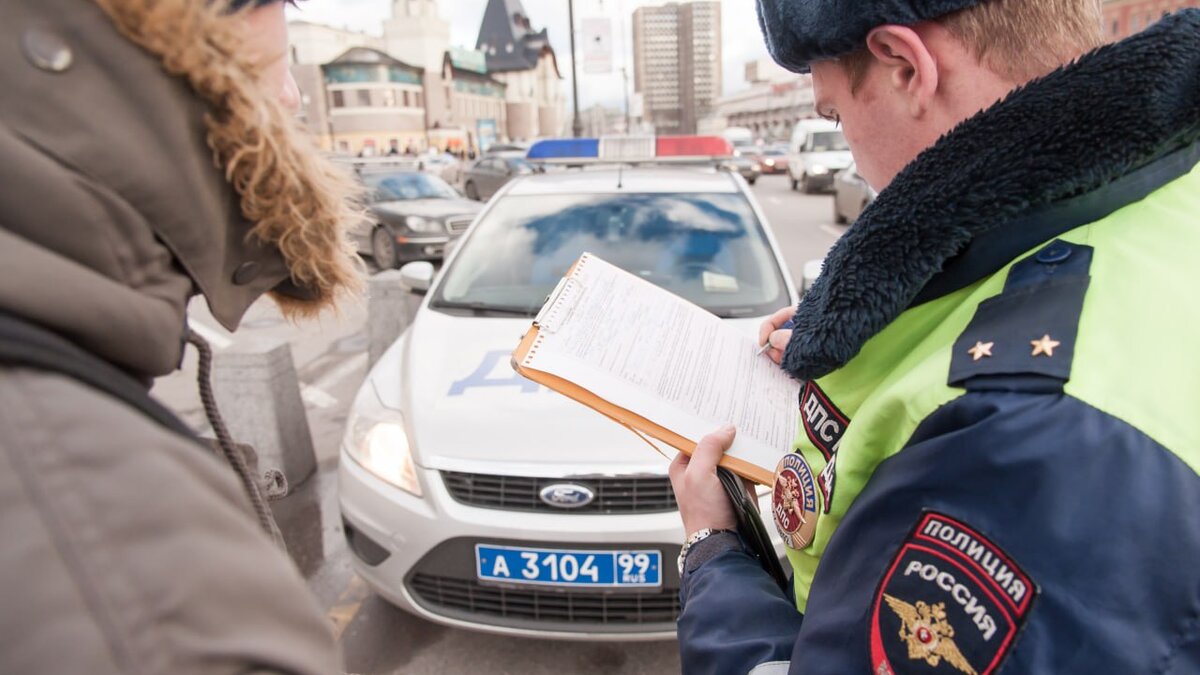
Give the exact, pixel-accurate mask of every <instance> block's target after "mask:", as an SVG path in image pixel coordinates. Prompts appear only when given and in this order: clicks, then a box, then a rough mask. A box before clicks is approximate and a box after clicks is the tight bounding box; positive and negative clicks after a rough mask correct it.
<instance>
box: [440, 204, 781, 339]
mask: <svg viewBox="0 0 1200 675" xmlns="http://www.w3.org/2000/svg"><path fill="white" fill-rule="evenodd" d="M585 251H588V252H591V253H593V254H595V255H597V256H599V257H601V258H603V259H604V260H607V261H608V262H610V263H612V264H614V265H617V266H619V267H621V268H623V269H625V270H627V271H629V272H632V273H633V274H636V275H638V276H640V277H642V278H643V279H646V280H648V281H651V282H653V283H655V284H658V285H659V286H662V287H663V288H666V289H667V290H669V291H671V292H673V293H675V294H677V295H680V296H682V297H683V298H685V299H687V300H689V301H691V302H693V303H695V304H697V305H700V306H701V307H704V308H705V309H707V310H709V311H711V312H713V313H714V314H717V315H718V316H722V317H735V316H760V315H763V314H768V313H770V312H772V311H774V310H776V309H778V308H779V307H782V306H784V305H786V304H788V297H787V291H786V286H785V284H784V281H783V274H782V271H781V270H780V268H779V265H778V264H777V262H776V259H775V257H774V256H773V255H772V253H771V249H770V247H769V245H768V244H767V241H766V238H765V236H764V233H763V229H762V226H761V225H760V223H759V222H758V219H757V218H756V217H755V215H754V211H753V209H752V208H751V206H750V203H749V202H748V201H747V200H746V197H745V196H744V195H741V194H620V195H537V196H522V197H508V198H507V199H503V200H501V201H500V202H498V203H497V204H496V205H495V206H494V207H493V208H492V209H491V210H490V211H489V212H488V213H487V215H486V216H485V217H484V219H483V220H482V221H481V222H480V223H479V224H478V225H477V226H476V229H475V231H474V233H473V234H472V235H471V237H470V239H469V240H467V241H466V242H464V243H463V244H462V250H461V251H460V252H459V254H458V257H457V258H455V260H454V262H453V264H451V265H450V267H449V268H447V270H446V272H445V277H444V279H443V282H442V283H441V284H440V286H439V289H438V292H437V296H436V297H435V298H434V299H433V301H432V303H431V306H433V307H435V308H436V307H439V306H440V307H443V308H459V309H472V310H477V311H480V310H486V309H489V308H490V309H496V310H500V311H506V312H508V313H512V314H525V315H529V316H532V315H533V314H535V313H536V312H537V310H538V309H540V308H541V306H542V303H543V302H544V301H545V299H546V296H547V295H549V294H550V292H551V291H553V290H554V286H555V284H557V283H558V280H559V279H560V278H562V277H563V276H564V275H565V274H566V273H567V270H569V269H570V267H571V265H572V264H573V263H574V262H575V260H576V259H577V258H579V256H580V255H581V254H582V253H583V252H585Z"/></svg>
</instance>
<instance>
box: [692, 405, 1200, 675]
mask: <svg viewBox="0 0 1200 675" xmlns="http://www.w3.org/2000/svg"><path fill="white" fill-rule="evenodd" d="M1197 561H1200V476H1198V475H1197V473H1196V471H1195V470H1193V469H1192V468H1191V467H1190V466H1188V465H1187V464H1186V463H1184V462H1183V461H1181V460H1180V459H1179V458H1178V457H1177V456H1176V455H1175V454H1173V453H1172V452H1170V451H1169V450H1168V449H1166V448H1164V447H1163V446H1162V445H1160V444H1159V443H1157V442H1156V441H1155V440H1154V439H1152V438H1150V437H1149V436H1147V435H1145V434H1144V433H1142V432H1141V431H1139V430H1137V429H1136V428H1134V427H1133V426H1131V425H1129V424H1127V423H1126V422H1124V421H1122V420H1120V419H1117V418H1115V417H1112V416H1110V415H1108V414H1106V413H1104V412H1102V411H1100V410H1097V409H1095V408H1093V407H1091V406H1089V405H1087V404H1085V403H1083V402H1081V401H1079V400H1078V399H1074V398H1072V397H1070V396H1066V395H1064V394H1062V393H1054V392H1045V393H1029V392H1028V391H1025V392H1020V391H1012V392H1010V391H984V392H970V393H968V394H966V395H964V396H962V397H960V398H959V399H957V400H955V401H953V402H951V403H949V404H947V405H946V406H944V407H943V408H942V409H940V410H938V411H937V412H935V413H934V414H933V415H931V416H930V417H929V418H927V419H926V420H925V421H924V422H923V424H922V425H921V426H920V428H918V430H917V431H916V433H915V434H914V436H913V438H912V439H910V440H909V443H908V444H907V446H906V447H905V448H904V449H903V450H902V451H901V452H899V453H898V454H897V455H895V456H893V457H892V458H890V459H888V460H887V461H885V462H883V463H882V464H880V465H879V466H878V467H877V469H876V471H875V472H874V474H873V476H872V478H871V479H870V481H869V482H868V483H867V485H866V487H865V488H864V490H863V491H862V492H861V493H860V494H859V495H858V497H857V498H856V499H855V501H854V503H853V505H852V506H851V508H850V509H849V510H848V512H847V513H846V515H845V517H844V518H843V520H842V522H841V524H840V526H839V528H838V530H837V532H836V533H835V534H834V536H833V538H832V539H831V541H830V543H829V546H828V548H827V549H826V551H825V553H824V555H823V556H822V560H821V565H820V567H819V568H818V570H817V574H816V578H815V579H814V583H813V587H812V590H811V593H810V596H809V602H808V605H807V611H806V614H805V615H804V617H803V623H801V620H800V616H799V614H798V613H796V612H795V610H794V609H791V608H790V607H788V606H785V599H784V598H783V596H782V594H781V593H779V591H777V590H775V589H774V587H773V586H772V585H771V583H770V580H769V579H768V578H767V577H766V575H765V574H764V573H761V572H760V571H759V570H758V569H757V567H756V566H755V564H754V562H753V561H752V560H751V559H750V558H749V557H748V556H746V555H744V554H741V553H737V552H728V553H726V554H723V555H722V556H720V557H717V558H714V559H712V560H710V561H709V562H708V563H706V564H705V565H703V566H701V567H700V568H699V569H698V570H696V571H695V572H694V573H692V574H691V578H689V579H686V580H685V584H684V592H685V600H686V603H687V604H686V605H685V607H684V611H683V615H682V616H681V619H680V633H679V637H680V644H681V652H682V655H683V667H684V671H685V672H687V673H691V672H713V673H716V672H720V673H746V672H749V671H751V670H752V669H753V668H754V667H755V666H757V665H758V664H760V663H763V662H764V661H768V660H777V659H782V660H790V662H791V663H790V671H789V672H791V673H795V674H807V673H854V672H859V673H866V672H873V671H878V672H892V673H897V674H900V673H938V672H940V673H947V674H953V673H959V672H976V673H980V674H986V673H995V672H1001V673H1077V672H1114V673H1115V672H1120V673H1181V672H1189V669H1191V668H1193V667H1194V666H1195V665H1196V664H1197V662H1200V656H1198V655H1197V653H1198V651H1200V573H1198V572H1197V571H1196V570H1197ZM789 609H791V613H790V614H789V613H788V611H787V610H789ZM788 633H790V634H791V643H792V646H791V650H790V654H785V655H784V656H782V657H781V656H780V645H781V644H782V643H783V642H785V641H786V640H787V639H788V637H787V634H788ZM881 660H883V661H886V662H887V663H886V669H884V668H881V667H880V663H881Z"/></svg>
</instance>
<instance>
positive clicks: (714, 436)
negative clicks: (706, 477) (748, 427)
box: [691, 424, 737, 471]
mask: <svg viewBox="0 0 1200 675" xmlns="http://www.w3.org/2000/svg"><path fill="white" fill-rule="evenodd" d="M736 435H737V429H735V428H734V426H733V425H732V424H730V425H728V426H725V427H722V428H721V429H718V430H717V431H714V432H713V433H711V434H709V435H707V436H705V437H704V438H702V439H700V442H699V443H698V444H697V445H696V450H695V452H693V453H692V461H691V464H693V465H695V466H696V467H697V468H698V469H702V470H704V471H709V470H715V469H716V466H717V463H718V462H720V461H721V456H722V455H724V454H725V451H726V450H728V449H729V448H730V446H732V445H733V438H734V436H736Z"/></svg>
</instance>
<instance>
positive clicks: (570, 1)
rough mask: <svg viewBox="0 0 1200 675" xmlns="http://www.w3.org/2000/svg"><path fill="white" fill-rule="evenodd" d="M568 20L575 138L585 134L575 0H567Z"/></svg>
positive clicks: (572, 127)
mask: <svg viewBox="0 0 1200 675" xmlns="http://www.w3.org/2000/svg"><path fill="white" fill-rule="evenodd" d="M567 20H568V21H569V22H570V23H571V27H570V33H571V95H572V96H573V97H574V106H575V109H574V111H573V112H574V118H575V119H574V121H573V122H572V123H571V131H572V132H574V134H575V138H579V137H580V136H582V135H583V122H582V121H581V120H580V119H579V77H578V75H577V73H578V69H577V68H576V65H575V0H567Z"/></svg>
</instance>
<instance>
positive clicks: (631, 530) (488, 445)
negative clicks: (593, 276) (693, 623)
mask: <svg viewBox="0 0 1200 675" xmlns="http://www.w3.org/2000/svg"><path fill="white" fill-rule="evenodd" d="M584 251H590V252H592V253H594V254H596V255H598V256H600V257H601V258H603V259H605V260H607V261H609V262H612V263H614V264H616V265H619V266H621V267H623V268H625V269H627V270H629V271H631V272H633V273H636V274H639V275H642V276H643V277H645V278H647V279H650V280H651V281H654V282H656V283H658V284H660V285H662V286H664V287H666V288H668V289H669V290H672V291H674V292H676V293H678V294H680V295H682V296H684V297H686V298H688V299H690V300H692V301H694V302H696V303H698V304H700V305H702V306H705V307H707V308H708V309H710V310H711V311H713V312H714V313H717V314H718V315H719V316H722V317H728V319H729V321H731V322H735V323H736V325H737V326H739V327H741V328H744V329H745V330H746V332H747V333H751V334H755V335H757V331H758V326H759V324H760V323H761V321H762V320H763V318H764V317H766V316H767V315H769V314H771V313H772V312H774V311H775V310H777V309H778V308H780V307H783V306H786V305H790V304H795V303H796V302H797V294H796V290H795V288H794V287H793V286H792V283H791V281H790V279H791V275H790V274H789V273H788V271H787V270H786V268H785V265H784V262H783V259H782V257H781V256H780V254H779V251H778V247H777V245H776V243H775V239H774V237H773V236H772V234H771V232H770V230H769V228H768V227H767V225H766V221H765V218H764V217H763V213H762V211H761V209H760V208H759V207H758V205H757V204H756V203H755V201H754V199H753V198H752V196H751V195H750V193H749V190H748V188H747V186H746V183H745V181H744V180H742V178H741V177H739V176H737V175H735V174H731V173H728V172H722V171H716V170H713V169H708V170H697V169H684V168H626V169H622V170H618V169H601V170H582V171H575V170H571V171H561V172H556V173H548V174H535V175H529V176H523V177H520V178H517V179H515V180H514V181H512V182H511V183H509V184H508V185H506V186H505V187H504V188H503V189H502V190H501V192H500V193H499V194H498V195H497V196H496V197H495V198H494V199H493V200H492V201H491V202H490V203H489V205H488V206H487V208H486V209H485V211H483V212H482V213H481V214H480V216H479V217H478V218H477V220H476V221H475V223H474V224H473V225H472V226H471V229H470V230H468V232H467V233H466V234H465V235H464V237H463V239H462V240H461V243H460V244H459V245H458V246H457V247H456V249H455V250H454V252H453V253H452V254H451V256H450V257H449V259H448V260H447V262H446V265H445V267H444V269H443V271H442V272H441V273H440V275H439V276H438V277H437V278H436V280H433V281H432V282H431V278H432V266H430V265H429V264H428V263H414V264H413V265H411V266H409V267H407V268H406V269H405V270H403V271H402V272H403V273H404V274H405V275H406V276H407V278H408V279H409V280H410V282H411V283H413V284H415V285H417V286H430V287H429V288H428V291H427V293H426V297H425V299H424V301H423V302H422V304H421V306H420V308H419V310H418V311H417V313H416V316H415V318H414V320H413V321H412V323H411V325H410V327H409V328H408V329H407V331H406V332H405V333H404V334H403V335H402V336H401V337H400V338H399V339H398V340H397V341H396V343H395V344H393V345H392V347H391V348H390V349H389V350H388V351H387V352H386V353H385V354H384V355H383V356H382V357H381V359H380V360H379V362H378V363H377V364H376V365H375V366H374V367H373V368H372V369H371V372H370V373H369V375H368V377H367V379H366V381H365V382H364V384H363V385H362V388H361V389H360V391H359V392H358V395H357V398H356V400H355V402H354V405H353V408H352V412H351V415H350V418H349V420H348V422H347V426H348V428H347V433H346V436H345V439H344V441H343V444H342V448H341V458H340V459H341V461H340V469H339V491H340V493H339V502H340V506H341V512H342V517H343V522H344V525H345V532H346V537H347V539H348V541H349V545H350V548H351V549H352V550H353V551H354V553H355V555H354V563H355V568H356V571H357V572H358V574H360V575H361V576H362V578H363V579H365V580H366V582H367V583H368V584H369V585H370V587H371V588H373V589H374V590H375V591H377V592H378V593H379V594H380V595H382V596H383V597H384V598H386V599H387V600H389V601H391V602H392V603H394V604H396V605H398V606H399V607H401V608H403V609H405V610H407V611H409V612H412V613H414V614H416V615H418V616H421V617H424V618H426V619H428V620H430V621H434V622H437V623H441V624H446V625H451V626H458V627H464V628H470V629H475V630H482V631H488V632H494V633H502V634H510V635H523V636H531V637H540V638H560V639H576V640H578V639H586V640H643V639H665V638H670V637H673V636H674V633H675V620H676V617H677V615H678V613H679V575H678V572H677V570H676V562H675V561H676V557H677V555H678V554H679V550H680V545H681V542H682V539H683V536H684V533H683V528H682V525H681V523H680V519H679V514H678V511H677V507H676V504H675V498H674V494H673V492H672V490H671V485H670V482H669V481H668V479H667V464H668V461H667V460H666V459H665V458H664V457H662V456H660V455H658V454H656V453H655V452H654V451H653V450H651V449H650V448H649V447H647V445H646V443H645V442H644V441H643V440H641V439H640V438H638V437H637V436H635V435H633V433H631V432H630V431H628V430H626V429H624V428H622V427H620V426H618V425H617V424H614V423H613V422H612V421H610V420H608V419H607V418H605V417H603V416H601V415H600V414H599V413H596V412H594V411H592V410H590V409H588V408H586V407H584V406H582V405H580V404H578V403H575V402H573V401H571V400H569V399H567V398H565V397H563V396H561V395H559V394H557V393H554V392H551V391H549V390H547V389H544V388H541V387H539V386H538V385H536V384H534V383H532V382H529V381H527V380H525V379H523V378H521V377H520V376H518V375H516V374H515V373H514V372H513V370H512V368H511V365H510V354H511V352H512V350H513V349H514V348H515V347H516V346H517V343H518V342H519V340H520V338H521V336H522V335H523V334H524V332H525V331H526V329H528V327H529V325H530V322H531V320H532V317H533V316H534V314H535V313H536V312H537V310H538V309H539V308H540V307H541V305H542V302H543V301H544V299H545V298H546V296H547V294H549V293H550V292H551V290H552V289H553V288H554V286H555V284H556V283H557V282H558V280H559V279H560V277H561V276H562V275H563V274H565V273H566V272H567V270H568V268H569V267H570V265H571V264H572V263H573V262H574V261H575V259H576V258H577V257H578V256H579V255H580V254H581V253H582V252H584ZM784 450H785V449H782V448H781V452H782V451H784ZM764 497H765V499H764ZM769 499H770V498H769V495H766V493H765V491H762V490H760V500H761V501H763V512H764V513H768V512H769ZM768 527H770V526H769V525H768ZM780 551H782V549H780Z"/></svg>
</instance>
